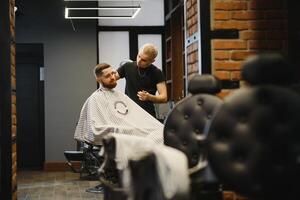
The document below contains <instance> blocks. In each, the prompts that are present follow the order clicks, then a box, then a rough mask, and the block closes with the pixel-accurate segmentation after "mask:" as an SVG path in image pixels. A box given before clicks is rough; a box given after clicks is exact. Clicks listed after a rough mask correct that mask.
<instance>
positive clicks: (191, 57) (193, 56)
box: [187, 52, 198, 64]
mask: <svg viewBox="0 0 300 200" xmlns="http://www.w3.org/2000/svg"><path fill="white" fill-rule="evenodd" d="M197 61H198V54H197V52H193V53H191V54H189V55H188V57H187V63H188V64H192V63H195V62H197Z"/></svg>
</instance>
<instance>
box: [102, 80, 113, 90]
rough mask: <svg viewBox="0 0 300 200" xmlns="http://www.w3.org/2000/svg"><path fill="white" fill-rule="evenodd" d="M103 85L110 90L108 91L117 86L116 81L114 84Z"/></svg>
mask: <svg viewBox="0 0 300 200" xmlns="http://www.w3.org/2000/svg"><path fill="white" fill-rule="evenodd" d="M101 84H102V86H103V87H105V88H108V89H113V88H115V87H116V86H117V82H116V81H115V82H112V83H108V84H106V83H103V82H102V83H101Z"/></svg>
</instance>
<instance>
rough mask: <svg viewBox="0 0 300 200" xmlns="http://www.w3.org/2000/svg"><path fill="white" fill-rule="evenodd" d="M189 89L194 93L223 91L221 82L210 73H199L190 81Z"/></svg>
mask: <svg viewBox="0 0 300 200" xmlns="http://www.w3.org/2000/svg"><path fill="white" fill-rule="evenodd" d="M188 91H189V92H190V93H192V94H198V93H208V94H216V93H219V92H220V91H221V82H220V81H219V80H218V79H217V78H216V77H215V76H213V75H210V74H202V75H200V74H197V75H195V76H194V77H193V78H192V79H191V80H190V81H189V85H188Z"/></svg>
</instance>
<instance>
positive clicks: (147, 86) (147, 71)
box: [116, 43, 167, 117]
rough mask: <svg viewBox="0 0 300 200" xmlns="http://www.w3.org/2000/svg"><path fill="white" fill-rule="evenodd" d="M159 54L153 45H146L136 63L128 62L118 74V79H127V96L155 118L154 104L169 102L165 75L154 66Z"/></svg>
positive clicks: (138, 55)
mask: <svg viewBox="0 0 300 200" xmlns="http://www.w3.org/2000/svg"><path fill="white" fill-rule="evenodd" d="M157 53H158V51H157V48H156V47H155V46H154V45H153V44H149V43H147V44H144V45H143V46H142V48H140V50H139V52H138V54H137V57H136V61H130V62H126V63H125V64H123V65H121V66H120V67H119V68H118V69H117V73H116V78H117V79H120V78H125V79H126V86H125V94H127V95H128V96H129V97H130V98H131V99H132V100H133V101H134V102H136V103H137V104H138V105H139V106H140V107H142V108H143V109H144V110H146V111H147V112H148V113H149V114H151V115H152V116H153V117H156V112H155V108H154V103H165V102H167V88H166V82H165V78H164V75H163V73H162V71H161V70H160V69H159V68H157V67H156V66H155V65H153V64H152V63H153V62H154V61H155V58H156V56H157ZM156 92H157V93H156Z"/></svg>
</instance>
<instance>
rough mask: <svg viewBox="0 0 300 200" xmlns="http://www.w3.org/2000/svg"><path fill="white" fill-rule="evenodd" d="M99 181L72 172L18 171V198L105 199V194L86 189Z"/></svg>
mask: <svg viewBox="0 0 300 200" xmlns="http://www.w3.org/2000/svg"><path fill="white" fill-rule="evenodd" d="M97 184H99V181H87V180H80V179H79V174H75V173H72V172H43V171H21V172H18V200H48V199H49V200H50V199H51V200H85V199H88V200H96V199H97V200H103V194H95V193H88V192H86V191H85V190H86V189H88V188H91V187H94V186H96V185H97Z"/></svg>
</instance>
